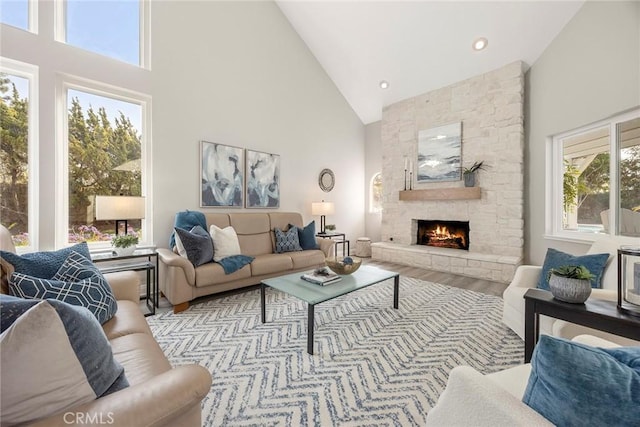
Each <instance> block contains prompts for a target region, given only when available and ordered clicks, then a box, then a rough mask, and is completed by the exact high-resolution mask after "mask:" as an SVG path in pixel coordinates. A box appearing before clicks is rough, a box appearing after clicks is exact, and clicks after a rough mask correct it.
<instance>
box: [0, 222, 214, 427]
mask: <svg viewBox="0 0 640 427" xmlns="http://www.w3.org/2000/svg"><path fill="white" fill-rule="evenodd" d="M0 248H2V250H4V251H11V252H15V248H14V246H13V242H12V241H11V235H10V234H9V231H8V230H7V229H6V228H4V227H2V226H0ZM3 270H4V268H3ZM3 273H7V272H6V271H3ZM105 278H106V279H107V281H108V282H109V285H110V286H111V288H112V289H113V293H114V295H115V297H116V300H117V302H118V311H117V312H116V314H115V316H114V317H113V318H111V319H110V320H109V321H108V322H106V323H105V324H104V325H102V327H103V330H104V333H105V335H106V336H107V339H108V340H109V343H110V344H111V348H112V350H113V355H114V358H115V359H116V360H117V361H118V362H119V363H120V364H121V365H122V366H123V367H124V370H125V375H126V377H127V380H128V381H129V384H130V386H129V387H127V388H125V389H123V390H120V391H117V392H115V393H112V394H109V395H107V396H105V397H102V398H99V399H97V400H94V401H92V402H89V403H86V404H83V405H79V406H76V407H74V408H71V409H68V410H67V411H64V412H61V413H57V414H52V415H51V416H49V417H47V418H44V419H40V420H38V421H37V422H36V423H35V424H33V425H36V426H68V425H69V419H70V418H69V417H70V416H69V415H67V418H66V419H65V414H68V413H69V412H72V413H73V414H74V416H75V414H81V415H80V416H81V417H84V418H83V419H85V420H87V419H92V420H100V419H103V420H110V421H112V422H111V423H109V424H113V425H117V426H193V427H195V426H200V425H201V414H202V409H201V407H200V402H201V401H202V399H203V398H204V396H206V394H207V393H208V392H209V389H210V387H211V374H209V372H208V371H207V370H206V369H205V368H203V367H202V366H199V365H187V366H180V367H176V368H172V367H171V365H170V364H169V361H168V360H167V358H166V357H165V356H164V354H163V353H162V350H161V349H160V346H159V345H158V343H157V342H156V341H155V339H154V338H153V335H152V334H151V330H150V329H149V325H148V324H147V322H146V320H145V318H144V316H143V314H142V311H141V310H140V306H139V299H140V296H139V293H138V292H139V291H138V289H139V286H138V285H139V279H138V276H137V275H136V274H135V273H134V272H130V271H127V272H119V273H110V274H105ZM0 398H2V396H0ZM109 414H111V417H110V418H107V417H108V416H109ZM100 417H102V418H100Z"/></svg>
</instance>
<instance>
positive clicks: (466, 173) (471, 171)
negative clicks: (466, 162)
mask: <svg viewBox="0 0 640 427" xmlns="http://www.w3.org/2000/svg"><path fill="white" fill-rule="evenodd" d="M479 170H487V165H485V164H484V160H481V161H479V162H473V165H471V166H470V167H468V168H465V167H463V168H462V178H463V179H464V186H465V187H475V185H476V173H477V172H478V171H479Z"/></svg>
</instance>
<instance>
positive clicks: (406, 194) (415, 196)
mask: <svg viewBox="0 0 640 427" xmlns="http://www.w3.org/2000/svg"><path fill="white" fill-rule="evenodd" d="M479 198H480V187H455V188H432V189H427V190H405V191H400V200H402V201H405V202H415V201H420V200H469V199H479Z"/></svg>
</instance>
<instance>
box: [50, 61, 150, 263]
mask: <svg viewBox="0 0 640 427" xmlns="http://www.w3.org/2000/svg"><path fill="white" fill-rule="evenodd" d="M69 89H73V90H77V91H82V92H87V93H90V94H93V95H98V96H104V97H108V98H112V99H116V100H119V101H123V102H129V103H133V104H137V105H140V108H141V116H142V118H141V127H142V129H140V132H141V134H142V136H141V141H140V143H141V147H140V148H141V158H140V170H141V177H140V179H141V183H140V185H141V195H142V196H144V197H145V218H144V219H142V237H141V239H140V243H139V244H138V247H151V246H153V241H154V240H153V221H152V218H153V212H152V203H151V202H152V200H153V197H152V185H151V181H152V180H151V177H152V169H151V163H152V162H151V141H152V138H151V97H150V96H148V95H144V94H142V93H138V92H134V91H131V90H127V89H124V88H119V87H115V86H111V85H108V84H105V83H100V82H96V81H92V80H88V79H84V78H81V77H77V76H71V75H65V74H58V75H57V78H56V142H57V143H56V159H55V163H56V169H57V170H58V171H59V173H56V183H55V188H56V190H55V193H56V200H58V203H56V206H55V210H56V215H55V217H56V219H55V245H56V247H58V248H60V247H66V246H69V245H71V243H70V242H69V136H68V135H69V126H68V112H69V105H68V104H67V99H68V96H67V95H68V94H67V91H68V90H69ZM88 244H89V249H90V250H91V251H100V250H104V249H107V248H110V247H111V243H110V242H91V243H88Z"/></svg>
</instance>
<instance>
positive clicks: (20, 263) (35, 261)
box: [0, 242, 91, 279]
mask: <svg viewBox="0 0 640 427" xmlns="http://www.w3.org/2000/svg"><path fill="white" fill-rule="evenodd" d="M71 252H78V253H80V254H82V255H83V256H84V257H85V258H87V259H91V254H89V246H87V243H86V242H82V243H78V244H76V245H73V246H71V247H68V248H63V249H60V250H57V251H43V252H32V253H28V254H24V255H17V254H14V253H12V252H6V251H0V257H2V258H3V259H4V260H6V261H7V262H8V263H9V264H11V265H13V268H14V269H15V270H14V271H15V272H16V273H23V274H28V275H29V276H33V277H39V278H41V279H51V278H52V277H53V275H54V274H56V271H58V269H59V268H60V266H61V265H62V263H64V261H65V260H66V259H67V257H68V256H69V255H70V254H71Z"/></svg>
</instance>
